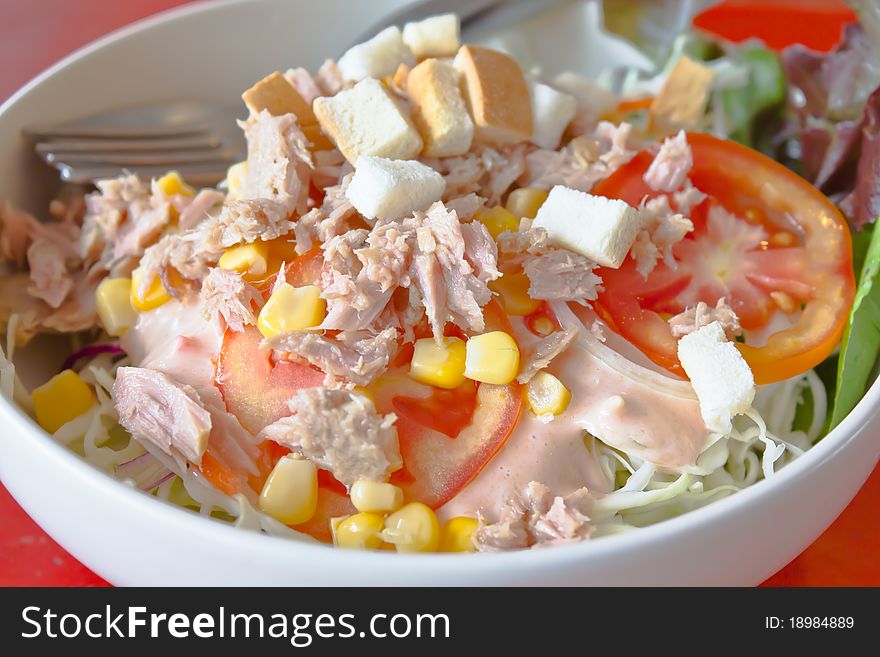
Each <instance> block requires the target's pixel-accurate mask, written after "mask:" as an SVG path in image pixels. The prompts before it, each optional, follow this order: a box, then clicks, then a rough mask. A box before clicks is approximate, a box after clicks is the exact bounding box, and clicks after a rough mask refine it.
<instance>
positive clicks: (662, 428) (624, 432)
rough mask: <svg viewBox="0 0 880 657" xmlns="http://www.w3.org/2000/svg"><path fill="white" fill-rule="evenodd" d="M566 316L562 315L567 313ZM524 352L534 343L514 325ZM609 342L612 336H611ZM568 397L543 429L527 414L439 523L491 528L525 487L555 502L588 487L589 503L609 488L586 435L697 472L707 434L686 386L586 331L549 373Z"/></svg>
mask: <svg viewBox="0 0 880 657" xmlns="http://www.w3.org/2000/svg"><path fill="white" fill-rule="evenodd" d="M566 308H567V307H566ZM556 310H557V315H558V316H559V319H560V321H561V323H562V325H563V326H564V327H565V328H571V327H572V326H575V325H576V324H577V319H576V318H575V316H574V314H573V313H571V311H570V310H568V311H567V312H566V309H565V308H556ZM512 323H513V327H514V333H515V334H516V337H517V340H518V341H519V343H520V345H521V346H522V348H523V350H524V351H527V350H529V349H531V348H532V347H533V346H534V344H535V342H536V341H537V338H535V337H534V336H533V335H532V334H530V333H529V332H528V331H527V329H526V328H525V325H524V324H523V322H522V320H521V319H519V318H512ZM608 334H609V335H608V337H609V342H610V341H611V340H613V337H612V336H613V334H611V333H610V331H609V332H608ZM547 370H548V371H549V372H550V373H552V374H554V375H555V376H557V377H558V378H559V379H560V380H561V381H562V382H563V383H564V384H565V385H566V387H568V388H569V390H570V391H571V395H572V399H571V403H570V404H569V406H568V408H567V409H566V410H565V412H563V413H562V414H560V415H558V416H557V417H556V418H554V419H553V421H551V422H550V423H548V424H543V423H541V422H540V421H539V420H538V419H537V418H536V417H535V416H534V415H533V414H532V413H531V411H529V410H528V409H523V412H522V415H521V419H520V422H519V424H518V425H517V427H516V428H515V429H514V431H513V433H512V434H511V436H510V438H508V440H507V442H506V443H505V444H504V447H502V449H501V451H500V452H499V453H498V454H497V455H496V456H495V457H494V458H493V459H492V461H491V462H490V463H489V464H488V465H487V466H486V467H485V468H484V469H483V471H482V472H481V473H480V474H479V476H478V477H477V478H476V479H475V480H474V481H473V482H471V483H470V484H469V485H468V486H467V487H466V488H465V489H464V490H462V491H461V492H460V493H459V494H458V495H457V496H456V497H454V498H453V499H452V500H450V501H449V502H448V503H447V504H446V505H445V506H443V507H442V508H441V509H440V510H439V511H438V513H439V515H440V517H441V518H442V519H446V518H450V517H453V516H457V515H470V516H473V515H475V514H476V512H477V511H480V512H482V513H483V514H484V515H486V517H487V518H488V519H489V520H493V519H495V518H496V516H497V512H498V510H499V509H500V507H501V505H502V504H504V502H505V501H507V500H508V499H509V498H510V497H511V496H515V495H522V493H523V492H524V490H525V487H526V486H527V485H528V483H529V482H530V481H538V482H540V483H543V484H544V485H546V486H547V487H548V488H549V489H550V491H551V492H552V493H553V494H554V495H563V496H564V495H568V494H570V493H572V492H574V491H575V490H577V489H579V488H581V487H584V486H585V487H586V488H587V489H589V490H590V492H591V493H592V494H593V495H596V496H601V495H603V494H605V493H608V492H610V491H609V488H608V486H609V482H608V481H607V480H606V479H605V478H604V477H603V475H602V473H601V471H600V470H599V467H598V464H597V463H596V461H595V459H593V457H592V455H591V454H590V453H589V451H588V450H587V449H586V447H585V445H584V440H583V438H584V431H589V432H590V433H591V434H593V435H594V436H596V437H598V438H599V439H600V440H602V442H604V443H605V444H607V445H610V446H612V447H616V448H617V449H620V450H621V451H624V452H626V453H627V454H628V455H630V456H634V457H637V458H640V459H644V460H648V461H651V462H652V463H655V464H657V465H659V466H661V467H667V468H669V469H670V470H675V469H677V468H680V467H684V466H688V465H692V464H694V462H695V461H696V459H697V457H698V456H699V454H700V452H701V451H702V450H703V448H704V446H705V445H706V444H707V439H708V438H709V431H708V429H706V426H705V424H704V423H703V419H702V415H701V414H700V405H699V402H698V401H697V398H696V396H695V395H694V393H693V390H692V389H691V387H690V384H689V383H688V382H686V381H681V380H679V379H674V378H672V377H670V376H668V375H665V374H661V373H659V372H657V371H656V370H655V369H653V368H652V369H648V368H645V367H642V366H640V365H637V364H635V363H633V362H631V361H629V360H627V359H626V358H624V357H623V356H621V355H620V354H619V353H617V352H616V351H615V350H613V349H611V348H610V347H608V346H606V345H604V344H602V343H601V342H600V341H599V340H598V339H597V338H596V337H595V336H594V335H593V334H592V333H590V331H589V329H587V330H583V329H582V330H581V331H580V332H579V334H578V338H577V340H576V341H575V342H574V343H573V344H572V345H571V346H570V347H569V348H568V349H567V350H566V351H565V352H564V353H562V354H560V355H559V356H558V357H557V358H556V359H555V360H554V361H553V362H552V363H551V364H550V366H549V367H548V368H547Z"/></svg>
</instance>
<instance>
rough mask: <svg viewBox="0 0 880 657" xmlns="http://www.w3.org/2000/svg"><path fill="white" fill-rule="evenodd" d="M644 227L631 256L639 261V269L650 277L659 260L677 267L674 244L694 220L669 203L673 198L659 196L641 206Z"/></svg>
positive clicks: (690, 229)
mask: <svg viewBox="0 0 880 657" xmlns="http://www.w3.org/2000/svg"><path fill="white" fill-rule="evenodd" d="M639 214H640V216H641V218H642V225H643V226H644V228H643V229H642V230H641V231H640V232H639V234H638V235H636V239H635V241H634V242H633V245H632V247H631V248H630V255H631V256H632V258H633V260H635V261H636V270H638V272H639V273H640V274H641V275H642V276H644V277H645V278H647V277H648V274H650V273H651V272H652V271H654V267H656V266H657V262H658V261H660V260H663V261H664V262H665V263H666V265H667V266H668V267H669V268H670V269H676V268H677V266H678V265H677V263H676V261H675V257H674V255H673V247H674V246H675V245H676V244H678V243H679V242H680V241H681V240H683V239H684V237H685V235H687V234H688V233H690V232H691V231H692V230H693V229H694V224H693V222H692V221H691V220H690V219H688V218H687V217H686V216H684V215H683V214H681V213H680V212H675V211H674V210H673V209H672V207H671V206H670V204H669V197H668V196H665V195H661V196H657V197H655V198H652V199H650V200H648V201H645V202H644V203H643V204H642V205H641V206H640V208H639Z"/></svg>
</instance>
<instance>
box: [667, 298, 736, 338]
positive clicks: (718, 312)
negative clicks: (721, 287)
mask: <svg viewBox="0 0 880 657" xmlns="http://www.w3.org/2000/svg"><path fill="white" fill-rule="evenodd" d="M712 322H719V323H720V324H721V326H722V328H723V329H724V333H725V335H727V339H728V340H733V339H734V338H735V337H737V336H738V335H740V334H742V327H741V326H740V325H739V317H737V315H736V313H735V312H734V311H733V308H731V307H730V306H729V305H727V299H725V298H724V297H721V298H720V299H718V303H716V304H715V307H714V308H712V307H711V306H710V305H709V304H707V303H705V302H703V301H700V302H698V303H697V305H695V306H692V307H690V308H686V309H685V310H684V311H683V312H680V313H679V314H677V315H676V316H675V317H672V318H670V320H669V328H670V329H672V335H673V337H675V338H676V339H677V338H681V337H684V336H685V335H689V334H691V333H693V332H694V331H697V330H699V329H701V328H703V327H704V326H706V325H707V324H711V323H712Z"/></svg>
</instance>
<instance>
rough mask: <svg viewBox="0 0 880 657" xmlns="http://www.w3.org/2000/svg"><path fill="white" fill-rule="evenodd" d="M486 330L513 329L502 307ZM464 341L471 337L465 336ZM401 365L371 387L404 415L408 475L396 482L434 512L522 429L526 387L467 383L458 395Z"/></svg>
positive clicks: (487, 311) (400, 424)
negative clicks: (425, 381) (421, 380)
mask: <svg viewBox="0 0 880 657" xmlns="http://www.w3.org/2000/svg"><path fill="white" fill-rule="evenodd" d="M483 316H484V318H485V320H486V331H506V332H508V333H512V332H513V329H512V328H511V326H510V322H509V320H508V319H507V316H506V315H505V314H504V311H503V310H502V309H501V306H500V305H499V304H498V302H497V301H494V300H493V301H491V302H490V303H489V304H488V305H486V306H485V308H484V309H483ZM459 335H460V336H461V337H466V336H464V334H461V333H460V332H459ZM408 371H409V363H408V362H407V363H401V364H400V365H399V367H397V368H394V369H392V370H391V371H389V372H388V374H387V375H385V376H383V377H380V379H379V380H377V381H376V382H375V383H374V384H373V385H372V386H371V387H370V391H371V392H372V393H373V396H374V399H375V400H376V406H377V408H378V409H379V410H380V411H381V412H383V413H389V412H394V413H396V414H397V415H398V419H397V422H396V424H395V426H396V427H397V435H398V438H399V441H400V453H401V456H402V457H403V470H401V471H400V472H398V473H395V474H394V476H393V477H392V481H393V482H394V483H395V484H397V485H398V486H400V487H401V488H403V491H404V495H405V496H406V499H407V500H412V501H419V502H423V503H424V504H427V505H428V506H430V507H432V508H437V507H439V506H442V505H443V504H444V503H445V502H447V501H448V500H450V499H452V497H454V496H455V494H456V493H458V491H460V490H461V489H462V488H464V487H465V486H466V485H467V484H468V483H469V482H470V481H471V480H472V479H473V478H474V477H476V476H477V474H479V472H480V471H481V470H482V469H483V468H484V467H485V466H486V464H487V463H488V462H489V461H490V460H491V459H492V457H493V456H494V455H495V454H496V453H497V452H498V450H499V449H501V446H502V445H503V444H504V441H505V440H507V438H508V436H509V435H510V433H511V432H512V431H513V428H514V426H516V422H517V419H518V418H519V412H520V407H521V405H522V394H521V391H520V386H519V385H516V384H510V385H506V386H493V385H488V384H485V383H483V384H475V383H474V382H472V381H467V382H465V383H464V384H463V385H462V386H461V387H460V388H458V389H455V390H441V389H440V388H433V387H431V386H426V385H423V384H419V383H417V382H415V381H413V380H412V379H410V378H409V377H408V376H407V375H406V372H408Z"/></svg>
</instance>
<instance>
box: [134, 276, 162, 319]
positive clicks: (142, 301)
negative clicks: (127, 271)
mask: <svg viewBox="0 0 880 657" xmlns="http://www.w3.org/2000/svg"><path fill="white" fill-rule="evenodd" d="M141 278H142V276H141V270H140V267H138V268H137V269H135V270H134V271H133V272H131V305H132V306H134V307H135V308H137V309H138V310H140V311H141V312H146V311H148V310H153V309H154V308H158V307H159V306H161V305H162V304H163V303H166V302H168V301H171V295H170V294H168V291H167V290H166V289H165V286H164V285H162V281H160V280H159V277H158V276H157V277H156V278H154V279H153V282H152V283H150V286H149V287H148V288H147V292H146V294H144V296H143V297H140V296H138V289H139V288H140V286H141Z"/></svg>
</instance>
